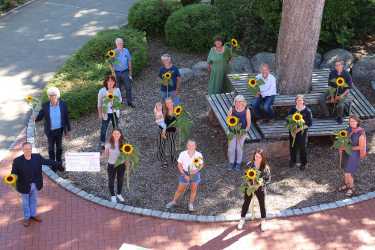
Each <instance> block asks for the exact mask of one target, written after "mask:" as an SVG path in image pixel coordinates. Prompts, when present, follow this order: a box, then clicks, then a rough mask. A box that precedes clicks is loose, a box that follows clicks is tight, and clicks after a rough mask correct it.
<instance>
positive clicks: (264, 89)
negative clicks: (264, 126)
mask: <svg viewBox="0 0 375 250" xmlns="http://www.w3.org/2000/svg"><path fill="white" fill-rule="evenodd" d="M260 72H261V74H258V75H257V76H256V78H257V79H262V80H263V81H264V84H262V85H261V86H260V92H259V93H258V94H257V95H256V96H255V99H254V100H253V102H252V103H251V106H252V107H253V109H254V112H255V117H256V118H257V119H261V118H262V116H261V112H262V111H263V112H264V115H265V116H264V119H265V122H267V121H268V120H269V119H273V118H274V112H273V109H272V105H273V102H274V100H275V96H276V95H277V90H276V78H275V77H274V76H273V75H272V74H271V73H270V67H269V65H268V64H265V63H264V64H262V65H261V66H260Z"/></svg>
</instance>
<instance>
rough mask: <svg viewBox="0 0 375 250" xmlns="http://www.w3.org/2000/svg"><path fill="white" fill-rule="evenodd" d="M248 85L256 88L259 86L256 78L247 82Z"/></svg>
mask: <svg viewBox="0 0 375 250" xmlns="http://www.w3.org/2000/svg"><path fill="white" fill-rule="evenodd" d="M247 84H249V86H250V87H252V88H254V87H255V86H256V85H257V80H256V79H255V78H250V79H249V81H247Z"/></svg>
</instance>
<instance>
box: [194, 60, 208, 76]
mask: <svg viewBox="0 0 375 250" xmlns="http://www.w3.org/2000/svg"><path fill="white" fill-rule="evenodd" d="M192 70H193V73H194V76H202V75H207V74H208V63H207V62H206V61H200V62H197V63H196V64H194V65H193V67H192Z"/></svg>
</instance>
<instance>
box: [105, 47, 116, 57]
mask: <svg viewBox="0 0 375 250" xmlns="http://www.w3.org/2000/svg"><path fill="white" fill-rule="evenodd" d="M107 56H108V57H110V58H115V56H116V51H114V50H113V49H111V50H109V51H108V52H107Z"/></svg>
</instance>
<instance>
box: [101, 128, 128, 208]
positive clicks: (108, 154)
mask: <svg viewBox="0 0 375 250" xmlns="http://www.w3.org/2000/svg"><path fill="white" fill-rule="evenodd" d="M124 143H125V140H124V136H123V135H122V132H121V130H119V129H114V130H113V131H112V135H111V137H110V139H109V142H108V143H107V144H106V145H105V150H104V156H105V158H106V159H108V169H107V172H108V187H109V192H110V193H111V201H112V202H114V203H117V199H118V200H119V201H120V202H124V201H125V199H124V197H122V195H121V191H122V185H123V183H124V175H125V163H123V164H121V165H120V166H117V167H116V166H115V163H116V160H117V158H118V156H119V155H120V147H121V146H122V145H123V144H124ZM116 178H117V194H116V193H115V179H116Z"/></svg>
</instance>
